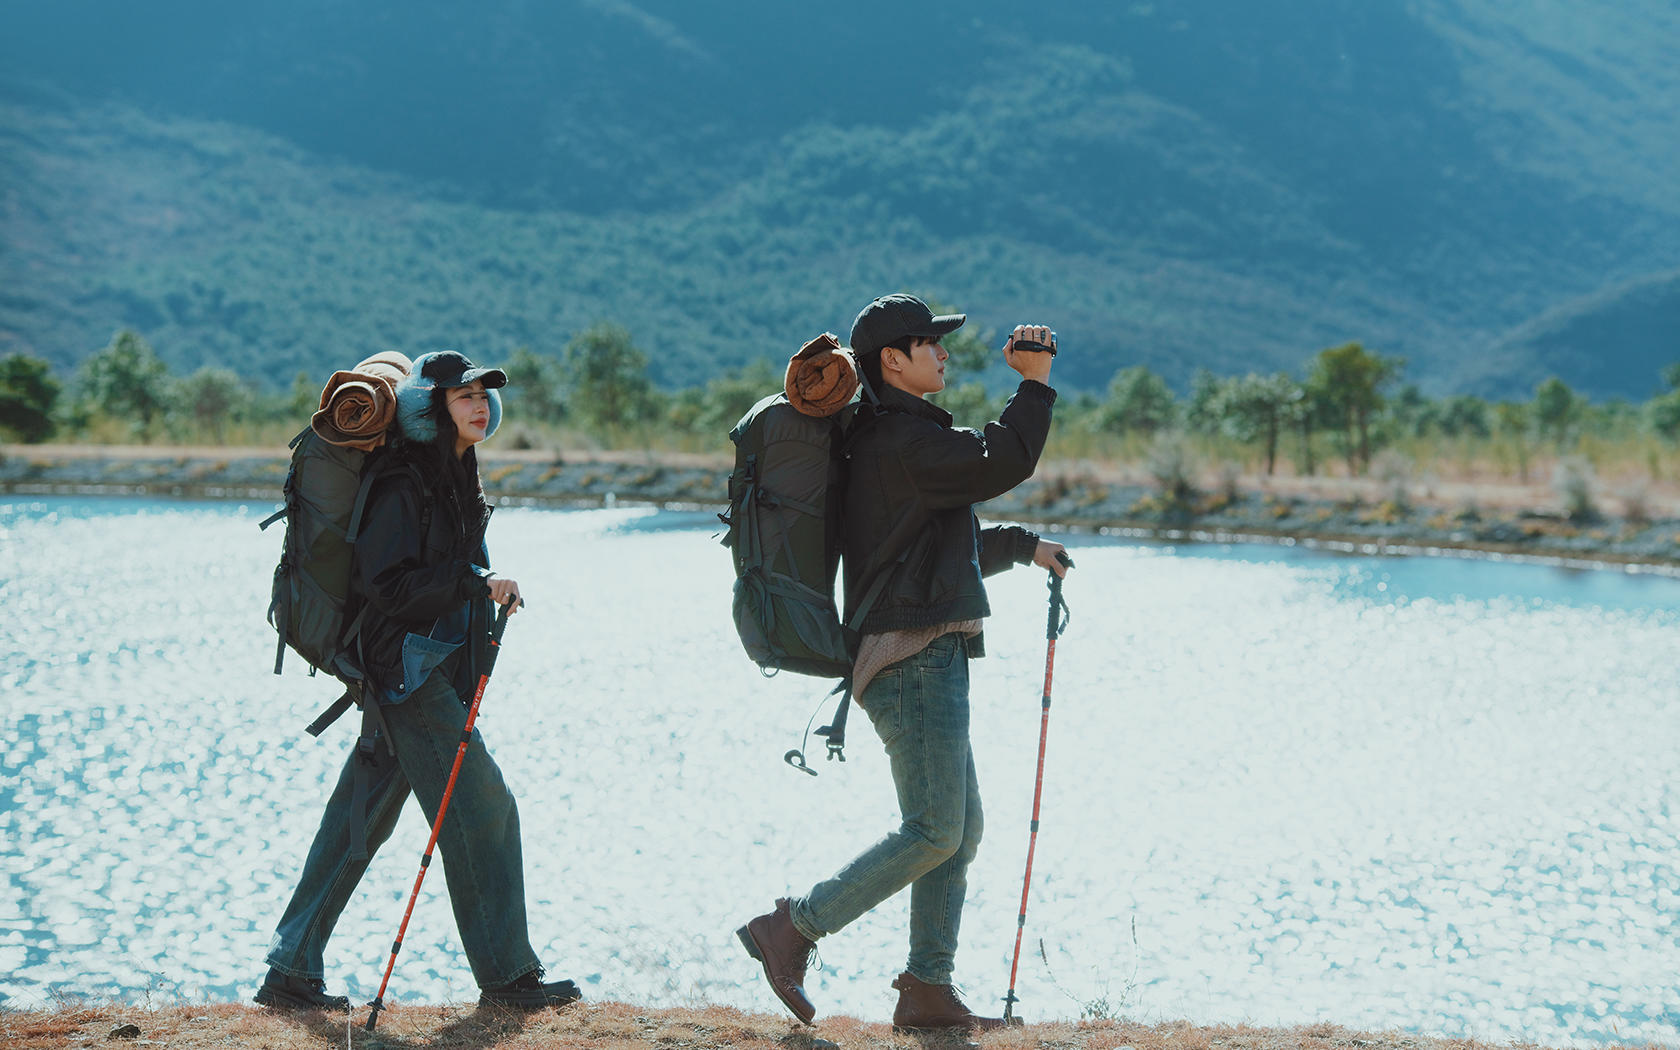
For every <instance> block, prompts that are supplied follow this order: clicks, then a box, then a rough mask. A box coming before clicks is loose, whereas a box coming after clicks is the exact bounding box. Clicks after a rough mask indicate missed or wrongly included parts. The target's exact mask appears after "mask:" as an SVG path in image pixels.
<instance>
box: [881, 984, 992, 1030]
mask: <svg viewBox="0 0 1680 1050" xmlns="http://www.w3.org/2000/svg"><path fill="white" fill-rule="evenodd" d="M892 986H893V987H894V988H897V989H898V1006H897V1008H895V1009H894V1010H893V1027H894V1028H902V1029H906V1030H909V1031H916V1030H920V1029H929V1028H970V1029H972V1028H978V1029H979V1030H980V1031H982V1032H990V1031H991V1030H992V1029H994V1028H1002V1027H1003V1026H1004V1020H1003V1018H1001V1017H978V1016H976V1015H975V1013H974V1011H972V1010H970V1009H969V1008H968V1007H966V1006H964V1005H963V1001H962V1000H961V999H958V998H957V992H956V989H954V988H952V987H951V986H950V985H948V984H928V983H927V982H926V981H923V980H920V979H918V978H916V977H912V976H911V975H910V974H909V973H901V974H899V975H898V976H897V977H896V978H894V979H893V983H892Z"/></svg>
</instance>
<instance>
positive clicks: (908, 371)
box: [883, 339, 950, 397]
mask: <svg viewBox="0 0 1680 1050" xmlns="http://www.w3.org/2000/svg"><path fill="white" fill-rule="evenodd" d="M883 353H888V354H891V355H892V360H893V362H894V363H896V364H899V365H901V366H903V367H902V368H900V369H898V370H897V371H894V372H892V373H891V375H892V378H893V379H894V380H896V382H894V383H893V385H894V386H896V387H898V388H899V389H900V390H903V391H904V392H905V393H907V394H914V395H916V396H917V397H926V396H927V395H929V394H937V393H939V392H940V391H941V390H944V389H945V359H946V358H947V357H949V356H950V355H949V354H947V353H946V352H945V348H944V347H943V346H940V345H939V340H937V339H917V340H915V341H914V342H912V343H911V344H910V352H909V353H908V354H905V353H902V352H900V351H898V350H895V349H892V348H890V347H889V348H888V349H887V350H885V351H883ZM883 363H884V362H883Z"/></svg>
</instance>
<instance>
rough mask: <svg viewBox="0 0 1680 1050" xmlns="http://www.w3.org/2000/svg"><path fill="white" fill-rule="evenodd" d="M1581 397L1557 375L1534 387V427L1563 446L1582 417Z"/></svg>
mask: <svg viewBox="0 0 1680 1050" xmlns="http://www.w3.org/2000/svg"><path fill="white" fill-rule="evenodd" d="M1581 408H1582V405H1581V399H1580V398H1578V397H1576V396H1575V392H1574V391H1573V390H1571V389H1569V386H1568V384H1566V383H1565V382H1564V381H1563V380H1561V379H1559V378H1558V377H1557V376H1552V377H1551V378H1550V379H1548V380H1546V381H1545V382H1544V383H1541V384H1540V385H1539V386H1537V387H1535V388H1534V417H1533V418H1534V429H1535V432H1536V433H1537V434H1538V435H1539V436H1540V438H1541V439H1542V440H1544V439H1546V438H1551V439H1552V440H1553V441H1554V442H1556V443H1557V446H1558V448H1562V447H1563V446H1564V443H1565V442H1567V441H1568V440H1569V437H1570V435H1571V433H1572V432H1573V431H1574V429H1575V424H1576V423H1578V422H1579V421H1580V419H1581Z"/></svg>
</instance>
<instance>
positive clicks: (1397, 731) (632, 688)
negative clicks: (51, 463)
mask: <svg viewBox="0 0 1680 1050" xmlns="http://www.w3.org/2000/svg"><path fill="white" fill-rule="evenodd" d="M270 509H271V508H270V507H268V506H266V505H264V506H256V505H253V506H236V505H217V504H192V503H165V502H156V501H141V500H72V499H41V500H37V499H10V500H0V603H3V608H4V621H3V623H4V627H3V629H0V1006H5V1007H27V1006H32V1005H38V1004H40V1003H42V1002H47V1001H51V999H52V998H53V997H55V996H57V995H62V994H86V995H91V996H112V997H118V998H122V999H127V1000H139V999H142V998H144V997H147V996H149V997H150V998H151V1000H152V1001H154V1002H157V1001H176V1000H200V999H207V998H208V999H227V998H240V999H248V997H249V996H250V994H251V992H252V991H253V990H254V986H255V982H256V981H257V980H258V979H259V978H260V977H261V975H262V972H263V964H262V962H261V958H262V955H263V953H264V951H265V949H266V946H267V943H268V939H269V936H270V934H271V932H272V929H273V924H274V920H275V919H276V917H277V915H278V913H279V910H280V907H281V906H282V904H283V902H284V900H285V898H286V896H287V894H288V892H289V890H290V888H291V885H292V882H293V880H294V878H295V876H296V871H297V865H298V863H299V862H300V860H301V858H302V855H303V852H304V850H305V848H306V846H307V844H308V841H309V839H310V836H311V834H312V833H313V831H314V828H315V824H316V822H317V820H318V819H319V814H320V807H321V804H322V802H323V800H324V798H325V795H326V792H327V789H328V786H329V784H330V782H331V779H332V778H333V777H334V776H335V775H336V772H337V769H338V766H339V764H340V762H341V761H342V759H343V755H344V753H345V751H346V749H347V748H348V747H349V746H350V743H351V740H352V738H353V736H354V731H353V729H352V723H353V721H354V719H353V718H347V719H345V720H344V722H342V723H341V724H339V725H338V726H335V727H334V728H333V729H332V730H330V731H329V732H328V733H327V734H326V736H325V737H324V738H323V739H322V740H320V741H316V740H312V739H311V738H309V737H308V736H306V735H304V733H303V732H302V727H303V726H304V725H305V724H306V723H307V722H308V721H309V720H310V718H311V717H313V715H314V714H315V713H316V711H317V710H318V709H319V708H320V707H322V706H324V705H325V704H326V703H327V702H328V701H330V700H331V699H333V697H334V696H335V695H336V693H335V691H334V690H332V689H331V688H330V687H329V684H328V683H327V682H325V681H323V680H319V679H311V678H309V677H307V676H306V675H305V674H304V673H303V671H302V670H301V669H300V668H301V664H299V663H296V662H294V663H292V664H291V665H289V667H288V671H287V674H286V675H284V676H283V677H280V678H275V677H274V676H273V675H271V674H270V673H269V671H270V665H271V664H272V661H273V635H272V634H271V632H270V631H269V630H268V628H267V626H266V624H265V623H264V622H263V612H264V609H265V608H266V599H267V593H266V592H267V587H268V579H269V573H270V571H271V569H272V566H273V562H274V560H275V556H276V553H277V546H278V543H279V536H278V534H277V532H276V531H275V530H270V532H268V533H266V534H263V533H259V532H258V530H257V529H256V522H257V521H258V520H259V519H260V518H261V517H263V516H264V515H266V514H267V513H268V511H269V510H270ZM714 526H715V519H712V518H711V517H710V515H708V514H681V513H671V512H656V511H649V510H641V509H615V510H598V511H571V512H561V511H546V510H530V509H518V508H509V509H504V510H502V511H500V512H498V514H497V516H496V521H495V525H494V527H493V529H492V535H491V540H492V549H493V550H494V552H495V553H496V555H497V559H498V564H499V565H500V566H502V567H503V568H504V571H506V572H507V573H508V574H509V575H513V576H515V577H517V578H518V579H519V580H520V581H521V584H522V586H523V589H524V591H525V593H526V595H527V596H528V598H529V599H530V608H529V610H528V612H526V613H522V614H521V615H520V616H518V617H516V618H515V619H514V621H513V623H512V624H511V625H510V627H509V629H508V635H507V640H506V646H505V649H504V653H503V657H502V660H501V663H500V664H499V666H498V669H497V674H496V679H495V680H494V681H493V682H492V683H491V686H490V688H489V690H488V692H487V694H486V699H485V702H484V707H483V712H482V715H481V718H480V725H481V727H482V729H483V731H484V733H485V735H486V737H487V739H488V741H489V744H490V747H491V750H492V751H493V753H494V754H495V755H496V758H497V760H498V761H499V762H500V763H501V765H502V768H503V770H504V771H505V773H506V774H507V777H508V779H509V781H510V783H511V784H512V786H513V788H514V790H515V793H516V794H517V795H518V797H519V799H520V807H521V817H522V821H523V824H524V832H525V857H526V867H527V876H528V885H529V897H530V912H531V923H532V937H533V942H534V944H535V945H536V947H537V949H538V952H539V954H540V955H541V956H542V958H543V959H544V961H545V962H546V963H547V964H548V965H549V967H550V969H551V971H552V972H554V973H556V974H559V975H566V976H571V977H574V978H575V979H577V980H578V981H579V982H580V983H581V984H582V985H583V987H584V990H585V992H586V994H587V995H589V996H591V997H593V998H607V997H610V998H620V999H628V1000H632V1001H638V1002H646V1003H650V1004H656V1005H658V1004H682V1003H688V1002H696V1001H710V1002H721V1003H728V1004H733V1005H737V1006H740V1007H743V1008H750V1009H757V1010H769V1011H776V1010H779V1009H780V1007H779V1005H778V1004H776V1003H775V1001H774V1000H773V999H772V997H771V996H770V993H769V991H768V989H767V987H765V985H764V982H763V980H762V978H761V976H760V975H759V972H758V970H757V967H756V965H755V964H754V963H752V962H751V961H750V960H749V959H747V958H746V956H745V955H744V953H743V952H742V951H741V950H740V947H739V945H738V944H737V943H736V941H735V939H734V936H733V933H732V931H733V930H734V928H735V927H736V926H737V925H738V924H739V923H741V922H742V921H744V920H745V919H747V918H749V917H750V916H752V915H754V914H756V913H757V912H759V911H762V910H765V909H766V908H767V907H768V906H769V904H770V901H771V900H772V899H773V898H774V897H776V896H779V895H782V894H785V893H787V892H788V891H789V890H794V891H803V890H804V889H806V888H808V887H809V885H810V884H811V883H812V882H814V881H815V880H817V879H819V878H821V877H823V876H826V875H827V874H829V873H830V872H831V871H832V870H833V869H834V868H836V867H837V866H838V865H839V864H840V863H841V862H843V861H844V860H846V859H847V858H848V857H849V856H850V855H851V854H852V853H854V852H855V851H856V850H858V849H859V848H861V847H862V846H864V845H865V844H867V843H868V842H870V841H872V840H873V838H874V837H875V836H876V835H878V834H879V833H880V832H882V831H884V830H886V829H887V828H888V827H889V826H891V824H892V823H893V822H894V819H895V815H896V809H895V806H894V804H893V796H892V790H891V784H890V780H889V777H888V774H887V770H886V766H885V762H884V759H883V758H882V756H881V753H880V748H879V745H878V743H877V742H876V740H875V738H874V736H873V734H872V733H871V732H870V731H869V728H868V724H867V721H866V720H865V719H864V718H862V717H861V716H860V717H859V718H858V720H857V721H856V723H855V732H854V733H853V741H852V745H851V747H850V749H849V753H850V761H848V762H847V763H845V764H844V765H843V766H840V765H835V764H830V763H821V762H819V763H818V764H819V767H820V769H821V773H822V775H821V776H820V777H818V778H814V779H813V778H809V777H805V776H801V775H799V774H797V773H795V772H793V771H792V770H790V769H788V768H787V767H786V766H784V765H783V764H782V762H781V755H782V753H783V751H785V750H787V749H788V748H789V747H793V746H795V745H796V744H798V742H799V737H800V734H801V732H802V731H803V729H804V727H805V724H806V720H807V718H809V717H810V715H811V714H812V712H813V711H814V710H815V709H816V707H817V704H818V702H819V700H820V699H821V697H822V694H823V692H824V691H825V688H824V686H823V684H822V683H819V682H817V681H815V680H812V679H799V678H797V677H795V676H781V677H778V678H775V679H771V680H765V679H763V678H761V677H760V675H759V674H758V672H757V670H756V668H754V667H753V666H752V665H751V664H750V663H749V662H748V661H747V660H746V658H745V656H744V655H743V654H742V652H741V650H740V648H739V645H738V643H737V642H736V640H735V638H734V635H733V631H732V628H731V626H730V621H729V617H728V612H727V605H728V593H729V583H730V570H729V563H728V558H727V556H726V555H725V552H724V551H723V550H722V549H721V548H720V547H718V546H717V545H716V542H715V540H714V537H713V533H714V531H715V529H714ZM1069 543H1070V545H1071V546H1073V547H1074V554H1075V557H1076V558H1077V560H1078V563H1079V568H1078V570H1077V571H1076V572H1075V573H1074V575H1073V576H1072V577H1071V578H1070V580H1069V581H1068V584H1067V598H1068V602H1069V604H1070V605H1071V606H1072V610H1073V620H1072V624H1071V626H1070V628H1069V630H1068V633H1067V634H1066V635H1065V636H1064V638H1063V640H1062V642H1061V643H1060V644H1059V646H1058V652H1057V662H1056V679H1055V704H1054V707H1053V709H1052V712H1051V724H1050V749H1049V758H1048V764H1047V771H1046V775H1045V787H1044V803H1043V828H1042V831H1041V833H1040V837H1039V845H1038V855H1037V859H1036V861H1035V870H1034V879H1033V887H1032V893H1033V896H1032V904H1031V907H1030V911H1029V915H1028V925H1027V945H1028V950H1027V952H1025V953H1024V958H1023V961H1022V964H1021V978H1020V980H1019V982H1018V985H1019V988H1018V991H1019V995H1020V997H1021V1005H1020V1007H1019V1012H1020V1013H1022V1014H1023V1015H1025V1016H1026V1017H1028V1018H1029V1019H1041V1018H1048V1017H1077V1016H1079V1014H1080V1013H1081V1011H1082V1010H1086V1009H1097V1010H1103V1009H1106V1010H1107V1011H1109V1012H1111V1013H1114V1014H1119V1015H1124V1016H1129V1017H1133V1018H1137V1019H1141V1020H1146V1021H1157V1020H1165V1019H1174V1018H1187V1019H1189V1020H1191V1021H1195V1022H1199V1023H1211V1022H1239V1021H1248V1022H1253V1023H1257V1024H1277V1023H1284V1024H1293V1023H1301V1022H1314V1021H1328V1022H1333V1023H1336V1024H1341V1025H1348V1026H1353V1027H1361V1028H1369V1029H1388V1028H1402V1029H1412V1030H1417V1031H1422V1032H1428V1033H1436V1034H1447V1035H1454V1036H1473V1037H1475V1038H1478V1039H1484V1040H1490V1041H1497V1040H1506V1039H1516V1040H1529V1041H1538V1042H1546V1043H1581V1044H1593V1043H1603V1042H1610V1041H1616V1042H1631V1043H1641V1042H1645V1041H1653V1042H1660V1043H1666V1044H1669V1045H1672V1044H1674V1043H1675V1042H1676V1040H1680V976H1677V973H1680V925H1677V921H1676V916H1677V915H1680V788H1676V786H1675V782H1676V778H1675V776H1674V767H1675V756H1676V755H1677V754H1680V719H1677V717H1676V714H1677V711H1680V707H1677V704H1676V701H1677V699H1680V687H1677V685H1676V667H1677V660H1676V657H1677V655H1680V653H1677V645H1676V643H1677V638H1680V584H1677V583H1676V581H1674V580H1672V579H1668V578H1663V577H1658V576H1653V575H1648V574H1647V575H1638V574H1629V573H1624V572H1621V571H1617V570H1592V571H1571V570H1564V569H1558V568H1551V567H1545V566H1536V565H1528V564H1512V563H1509V562H1499V561H1492V560H1484V561H1477V560H1466V559H1454V558H1427V559H1426V558H1417V559H1381V558H1373V557H1355V556H1340V555H1331V554H1323V553H1315V552H1308V551H1304V550H1300V549H1291V548H1287V547H1259V546H1256V547H1230V548H1227V547H1217V546H1190V547H1179V548H1176V549H1175V548H1172V547H1165V546H1159V545H1142V544H1137V543H1130V542H1122V541H1120V540H1117V539H1111V538H1105V537H1096V536H1075V537H1071V538H1069ZM990 588H991V593H992V604H993V607H994V616H993V618H992V619H991V620H990V621H989V626H988V632H987V644H988V649H989V650H990V654H991V655H989V656H988V657H987V658H986V659H984V660H982V661H979V662H977V663H976V664H975V666H974V704H975V711H976V721H975V727H974V745H975V750H976V757H977V762H978V765H979V769H980V777H981V782H982V786H983V789H984V792H985V797H986V808H987V833H986V841H985V845H984V846H983V847H982V849H981V852H980V857H979V859H978V860H977V861H976V863H975V866H974V868H973V870H972V872H971V876H970V899H969V907H968V910H967V913H966V915H965V919H964V927H963V948H962V951H961V953H960V955H959V959H958V975H957V977H958V981H959V983H960V984H961V985H962V986H963V988H964V990H965V991H966V993H967V995H968V997H969V998H970V1000H971V1001H972V1002H973V1003H974V1004H975V1005H977V1006H980V1007H988V1006H989V1007H991V1008H992V1009H994V1010H995V1009H998V1008H999V1007H998V1006H997V1005H996V1004H997V1000H998V997H1000V996H1002V994H1003V992H1004V990H1005V988H1006V986H1007V984H1008V971H1009V959H1010V951H1011V947H1012V944H1013V937H1014V930H1015V910H1016V906H1017V903H1018V901H1019V896H1020V889H1021V883H1020V879H1021V868H1022V862H1023V859H1024V854H1025V850H1026V844H1027V841H1026V840H1027V824H1028V814H1029V811H1030V806H1031V794H1032V779H1033V762H1034V755H1035V748H1036V744H1037V735H1038V724H1039V702H1038V700H1039V691H1040V685H1041V681H1042V676H1043V660H1044V637H1043V633H1044V620H1045V612H1044V610H1045V593H1046V592H1045V587H1044V574H1043V573H1042V572H1041V571H1038V570H1027V569H1017V570H1015V571H1013V572H1011V573H1007V574H1005V575H1003V576H1000V577H997V578H995V579H994V580H993V581H991V583H990ZM824 714H825V715H826V709H825V711H824ZM817 751H820V748H816V747H814V746H813V753H815V752H817ZM425 839H426V827H425V825H424V822H423V821H422V820H421V818H420V817H419V815H418V811H417V807H413V806H410V807H409V809H408V811H407V812H406V813H405V815H404V817H403V820H402V823H401V824H400V826H399V828H398V830H397V833H396V835H395V836H394V838H393V840H392V842H391V843H390V844H389V845H388V846H387V847H386V849H385V851H384V852H383V853H382V854H381V855H380V856H379V857H378V858H377V859H376V860H375V862H374V865H373V867H372V869H371V871H370V873H369V875H368V878H367V879H366V881H365V882H364V884H363V889H362V892H361V893H360V895H359V896H358V897H357V898H355V900H354V901H353V902H352V904H351V906H350V908H349V909H348V911H347V912H346V914H345V916H344V920H343V921H342V923H341V924H340V926H339V929H338V932H337V934H336V936H335V937H334V939H333V941H332V943H331V946H330V949H329V952H328V959H327V963H328V977H329V982H330V984H331V986H332V988H333V989H334V990H342V991H345V992H347V993H348V994H350V995H351V996H352V997H354V998H355V999H356V1000H357V1001H365V1000H366V999H367V998H370V997H371V995H372V993H373V991H374V990H375V989H376V988H377V986H378V980H379V977H380V974H381V972H382V971H383V967H384V964H385V959H386V952H387V951H388V950H389V946H390V943H391V939H392V936H393V934H394V932H395V929H396V924H397V922H398V921H399V920H400V918H401V914H402V906H403V902H404V900H405V898H406V896H407V894H408V891H409V889H410V887H411V885H412V881H413V877H414V872H415V868H416V865H417V862H418V858H419V854H420V850H421V848H422V847H423V846H424V844H425ZM445 862H447V858H446V860H445ZM905 896H907V895H905ZM905 896H901V897H900V898H897V899H894V900H893V901H890V902H888V903H887V904H884V905H883V906H882V907H880V908H879V909H877V910H876V911H875V912H873V913H871V914H869V915H867V916H865V917H864V918H863V919H861V920H859V921H858V922H857V923H856V924H854V925H853V926H852V927H851V928H849V929H847V930H845V931H842V932H841V933H839V934H837V935H835V936H833V937H830V938H828V939H827V940H826V941H825V942H824V944H823V948H822V956H823V960H824V964H825V966H824V969H822V970H821V971H818V972H816V973H814V974H813V978H812V981H811V991H812V996H813V998H814V999H815V1000H816V1002H817V1004H818V1008H819V1011H820V1012H821V1013H824V1014H829V1013H850V1014H853V1015H857V1016H861V1017H864V1018H869V1019H874V1020H885V1019H886V1018H888V1017H889V1016H890V1014H891V1010H892V1003H893V1001H894V996H895V993H893V992H892V991H891V989H890V988H889V987H888V983H889V982H890V981H891V979H892V977H893V976H894V975H895V974H896V973H897V972H898V970H899V969H900V968H901V967H902V964H903V953H904V940H903V939H904V924H905V915H906V905H907V900H906V899H905ZM1040 944H1042V951H1041V949H1040ZM391 994H392V995H393V996H394V997H395V998H398V999H404V1000H425V1001H437V1000H443V999H450V1000H462V999H470V998H472V997H474V995H475V994H476V991H475V989H474V987H473V985H472V982H471V979H470V976H469V974H468V972H467V969H466V966H465V962H464V960H463V959H462V957H461V955H460V950H459V946H458V941H457V939H456V937H455V933H454V929H453V922H452V919H451V916H450V912H449V909H448V906H447V900H446V897H445V893H444V885H443V879H442V877H441V875H439V874H438V873H437V872H435V871H434V872H433V873H432V877H431V878H429V879H428V880H427V885H426V887H425V889H424V890H423V892H422V899H421V902H420V904H419V906H418V907H417V908H416V910H415V914H414V919H413V923H412V925H411V927H410V931H409V934H408V938H407V941H406V944H405V947H404V950H403V953H402V956H401V958H400V960H399V962H398V966H397V971H396V975H395V976H394V977H393V979H392V985H391Z"/></svg>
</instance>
